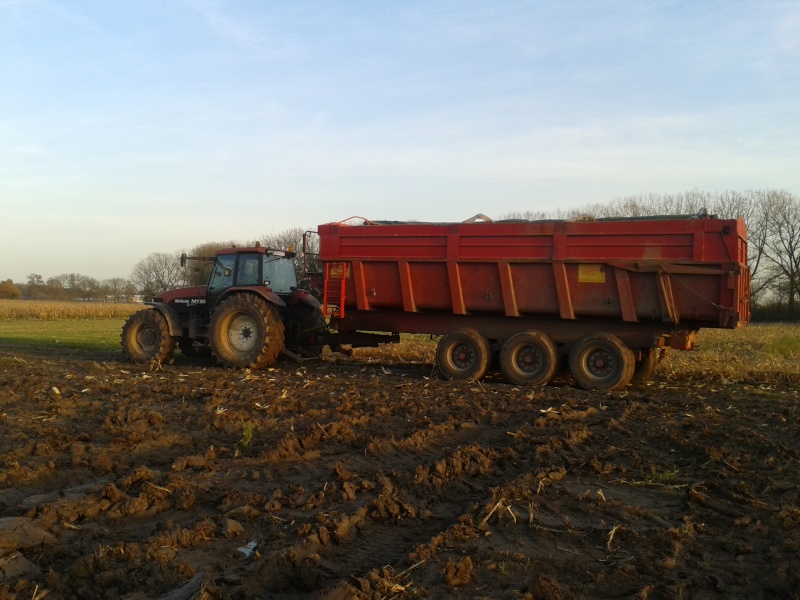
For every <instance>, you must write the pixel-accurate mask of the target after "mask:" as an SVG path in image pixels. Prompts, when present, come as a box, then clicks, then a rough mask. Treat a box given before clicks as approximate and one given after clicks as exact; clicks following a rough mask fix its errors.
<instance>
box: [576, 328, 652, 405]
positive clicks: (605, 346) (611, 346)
mask: <svg viewBox="0 0 800 600" xmlns="http://www.w3.org/2000/svg"><path fill="white" fill-rule="evenodd" d="M635 363H636V361H635V359H634V357H633V352H632V351H631V349H630V348H628V347H627V346H626V345H625V344H624V343H623V342H622V340H620V339H619V338H618V337H616V336H614V335H611V334H608V333H592V334H589V335H586V336H584V337H583V338H581V339H580V340H578V342H577V343H575V345H574V346H573V347H572V350H570V353H569V371H570V373H571V374H572V377H573V378H574V379H575V382H576V383H577V384H578V386H579V387H581V388H583V389H585V390H607V391H611V390H618V389H621V388H624V387H625V386H627V385H628V384H629V383H630V382H631V379H632V378H633V369H634V365H635Z"/></svg>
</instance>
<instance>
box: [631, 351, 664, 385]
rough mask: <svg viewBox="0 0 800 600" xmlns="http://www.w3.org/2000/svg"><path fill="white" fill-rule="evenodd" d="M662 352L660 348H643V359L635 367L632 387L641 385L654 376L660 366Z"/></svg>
mask: <svg viewBox="0 0 800 600" xmlns="http://www.w3.org/2000/svg"><path fill="white" fill-rule="evenodd" d="M660 353H661V350H659V349H658V348H642V358H641V359H639V360H637V361H636V364H635V365H634V367H633V378H632V379H631V385H641V384H643V383H644V382H645V381H647V380H648V379H650V376H651V375H652V374H653V372H654V371H655V370H656V365H657V364H658V358H659V355H660Z"/></svg>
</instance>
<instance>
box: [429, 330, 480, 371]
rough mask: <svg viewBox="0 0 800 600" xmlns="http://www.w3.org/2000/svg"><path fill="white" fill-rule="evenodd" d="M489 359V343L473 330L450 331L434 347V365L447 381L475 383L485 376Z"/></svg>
mask: <svg viewBox="0 0 800 600" xmlns="http://www.w3.org/2000/svg"><path fill="white" fill-rule="evenodd" d="M491 357H492V352H491V349H490V348H489V342H488V341H487V340H486V338H485V337H483V336H482V335H481V334H480V333H478V332H477V331H475V330H474V329H457V330H456V331H451V332H450V333H447V334H445V335H444V336H443V337H442V339H441V340H439V345H438V346H436V364H437V365H438V366H439V371H441V373H442V375H444V376H445V377H447V378H449V379H463V380H467V381H477V380H478V379H480V378H481V377H483V376H484V375H485V374H486V370H487V369H488V368H489V360H490V359H491Z"/></svg>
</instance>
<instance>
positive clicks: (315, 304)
mask: <svg viewBox="0 0 800 600" xmlns="http://www.w3.org/2000/svg"><path fill="white" fill-rule="evenodd" d="M295 304H305V305H307V306H311V307H312V308H319V307H320V306H322V304H321V303H320V301H319V300H317V299H316V298H315V297H314V294H312V293H311V292H309V291H308V290H303V289H300V288H297V289H296V290H294V291H293V292H292V295H291V296H289V305H290V306H294V305H295Z"/></svg>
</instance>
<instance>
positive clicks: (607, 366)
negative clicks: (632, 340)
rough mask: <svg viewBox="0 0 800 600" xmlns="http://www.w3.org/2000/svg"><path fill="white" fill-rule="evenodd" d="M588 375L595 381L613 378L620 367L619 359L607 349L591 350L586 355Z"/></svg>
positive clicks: (585, 362)
mask: <svg viewBox="0 0 800 600" xmlns="http://www.w3.org/2000/svg"><path fill="white" fill-rule="evenodd" d="M584 365H585V367H586V374H587V375H588V376H589V377H590V378H592V379H593V380H595V381H604V380H606V379H608V378H609V377H613V376H614V374H615V373H616V372H617V370H618V368H619V365H618V363H617V357H616V356H615V355H614V353H613V352H610V351H609V350H607V349H606V348H590V349H589V350H587V352H586V354H585V355H584Z"/></svg>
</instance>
